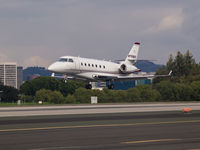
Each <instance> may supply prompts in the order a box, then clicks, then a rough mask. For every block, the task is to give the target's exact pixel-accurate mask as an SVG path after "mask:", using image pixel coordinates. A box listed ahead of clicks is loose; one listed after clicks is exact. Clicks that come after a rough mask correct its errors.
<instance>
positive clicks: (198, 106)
mask: <svg viewBox="0 0 200 150" xmlns="http://www.w3.org/2000/svg"><path fill="white" fill-rule="evenodd" d="M186 107H190V108H192V109H193V110H200V103H135V104H98V105H88V104H87V105H57V106H18V107H1V108H0V117H9V116H12V117H13V116H41V115H42V116H43V115H63V114H101V113H125V112H156V111H181V110H183V109H184V108H186Z"/></svg>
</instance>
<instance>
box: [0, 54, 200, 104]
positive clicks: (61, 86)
mask: <svg viewBox="0 0 200 150" xmlns="http://www.w3.org/2000/svg"><path fill="white" fill-rule="evenodd" d="M170 70H172V71H173V73H172V76H171V77H168V78H155V79H154V80H153V83H152V85H139V86H136V87H135V88H131V89H128V90H109V89H107V88H104V89H103V90H102V91H100V90H87V89H86V88H85V85H86V83H85V82H77V81H71V80H69V81H68V82H67V83H64V82H63V81H62V80H61V79H55V78H51V77H39V78H36V79H34V80H31V81H26V82H25V83H24V84H23V85H22V86H21V87H20V91H17V90H16V89H11V87H6V86H3V85H1V86H0V88H4V89H2V91H5V92H4V94H3V95H2V96H1V98H2V101H5V102H6V101H9V100H11V99H12V101H16V100H17V99H21V100H23V101H25V102H33V101H34V102H38V101H43V102H47V103H55V104H63V103H90V98H91V96H97V97H98V102H100V103H113V102H153V101H200V64H199V63H196V61H195V59H194V58H193V56H192V54H191V53H190V52H189V51H187V52H186V53H185V54H182V53H181V52H177V54H176V56H173V55H170V57H169V60H168V62H167V64H166V66H162V67H160V68H159V69H158V70H157V72H156V74H167V73H169V71H170ZM11 91H12V92H11ZM9 92H10V93H9ZM18 93H20V94H19V95H18ZM0 94H1V93H0ZM11 95H12V96H13V97H11ZM6 96H7V97H6Z"/></svg>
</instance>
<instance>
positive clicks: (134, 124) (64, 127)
mask: <svg viewBox="0 0 200 150" xmlns="http://www.w3.org/2000/svg"><path fill="white" fill-rule="evenodd" d="M197 122H200V120H189V121H168V122H150V123H129V124H96V125H79V126H56V127H41V128H23V129H22V128H21V129H20V128H19V129H3V130H0V132H12V131H34V130H53V129H73V128H93V127H119V126H137V125H159V124H176V123H197Z"/></svg>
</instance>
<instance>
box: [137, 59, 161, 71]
mask: <svg viewBox="0 0 200 150" xmlns="http://www.w3.org/2000/svg"><path fill="white" fill-rule="evenodd" d="M136 66H137V67H138V68H139V69H141V70H142V72H147V73H149V72H155V71H156V70H157V69H158V68H159V67H161V66H162V65H157V64H154V63H153V62H151V61H147V60H138V61H137V63H136Z"/></svg>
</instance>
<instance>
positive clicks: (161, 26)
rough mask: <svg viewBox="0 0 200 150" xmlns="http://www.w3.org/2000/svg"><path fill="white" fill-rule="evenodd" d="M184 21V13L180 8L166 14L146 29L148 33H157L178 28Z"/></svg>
mask: <svg viewBox="0 0 200 150" xmlns="http://www.w3.org/2000/svg"><path fill="white" fill-rule="evenodd" d="M183 22H184V15H183V11H182V9H178V10H177V11H176V12H173V13H172V14H169V15H166V16H164V17H163V18H161V20H160V21H159V23H158V24H156V25H153V26H151V27H150V28H148V29H147V32H148V33H157V32H161V31H168V30H174V29H177V28H180V27H181V26H182V24H183Z"/></svg>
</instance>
